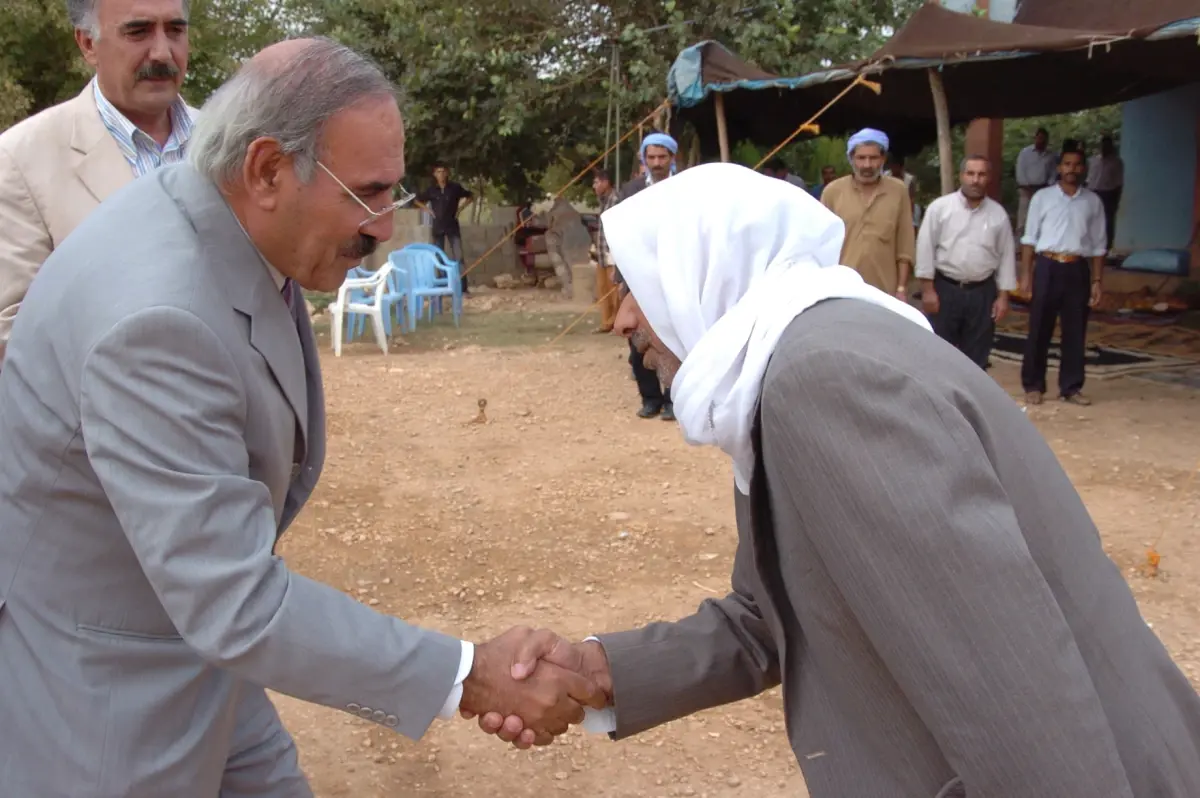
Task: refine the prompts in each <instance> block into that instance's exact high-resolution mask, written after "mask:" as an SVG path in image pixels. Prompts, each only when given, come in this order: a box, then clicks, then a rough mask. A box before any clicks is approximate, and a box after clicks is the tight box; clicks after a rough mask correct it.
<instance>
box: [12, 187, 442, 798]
mask: <svg viewBox="0 0 1200 798" xmlns="http://www.w3.org/2000/svg"><path fill="white" fill-rule="evenodd" d="M293 289H294V286H293ZM292 304H293V307H297V306H298V307H301V308H302V307H303V300H302V298H301V296H300V293H299V291H298V290H295V291H294V301H293V303H292ZM323 405H324V396H323V393H322V389H321V379H320V372H319V365H318V359H317V350H316V345H315V342H314V339H313V335H312V329H311V327H310V326H309V323H308V319H307V316H306V315H305V314H304V313H303V312H300V313H298V314H297V315H295V316H293V314H292V313H291V312H290V311H289V310H288V307H287V304H286V303H285V302H284V300H283V298H282V296H281V295H280V292H279V289H278V287H277V286H276V284H275V283H274V282H273V280H272V278H271V276H270V275H269V274H268V271H267V268H266V265H265V263H264V261H263V260H262V259H261V257H260V256H259V254H258V252H257V251H256V250H255V249H254V247H253V245H252V244H251V243H250V240H249V238H248V237H247V236H246V235H245V233H244V232H243V231H242V230H241V228H240V227H239V225H238V223H237V220H236V218H235V217H234V216H233V214H232V212H231V211H230V209H229V207H228V205H227V204H226V203H225V202H224V200H223V199H222V197H221V196H220V195H219V193H218V192H217V191H216V188H215V187H214V186H213V184H212V183H211V182H209V181H208V180H206V179H204V178H202V177H201V176H200V175H199V174H198V173H197V172H195V171H194V170H192V169H191V167H189V166H186V165H180V166H173V167H168V168H165V169H162V170H160V171H158V172H156V173H154V174H152V175H148V176H147V177H145V178H142V179H139V180H137V181H134V182H133V183H131V184H130V185H128V186H126V187H125V188H123V189H121V190H120V191H119V192H117V193H116V194H115V195H114V196H113V197H112V198H110V199H109V200H108V201H107V202H105V203H104V204H103V205H101V206H100V208H98V209H97V211H96V212H95V213H93V214H91V215H90V216H89V217H88V218H87V219H86V220H85V221H84V222H83V223H82V224H81V225H80V227H79V228H78V229H77V230H76V231H75V232H74V233H73V234H72V235H71V236H69V237H68V238H67V240H66V241H65V242H64V243H63V244H62V245H61V246H59V247H58V248H56V249H55V251H54V253H53V254H52V255H51V256H50V257H49V259H48V260H47V261H46V263H45V265H44V266H43V268H42V269H41V272H40V273H39V275H38V278H37V280H35V281H34V284H33V286H32V287H31V289H30V291H29V293H28V295H27V297H26V298H25V301H24V303H23V305H22V307H21V313H20V314H19V316H18V317H17V321H16V324H15V325H14V329H13V335H12V339H11V342H10V344H9V348H8V357H7V360H6V362H5V367H4V370H3V372H0V452H3V457H0V718H3V719H4V720H3V721H2V725H3V727H4V731H3V732H0V785H3V788H2V789H0V792H2V793H3V794H4V796H5V798H57V796H72V798H75V797H78V798H93V796H114V798H115V797H116V796H120V798H163V797H164V796H172V797H173V798H174V797H175V796H178V797H179V798H186V797H188V796H204V797H205V798H212V796H214V795H216V794H217V791H218V789H221V788H222V783H223V781H224V782H225V783H226V784H227V783H228V781H229V780H230V778H231V776H230V774H229V773H227V772H225V771H232V770H236V769H237V768H238V766H239V764H240V763H239V757H241V756H243V755H245V754H246V752H247V751H250V750H252V749H254V748H255V747H256V746H257V747H259V748H262V747H263V746H264V745H268V744H270V743H271V740H270V739H266V738H277V737H278V736H279V734H281V733H282V730H281V729H280V728H279V727H278V722H277V719H275V720H274V721H271V719H270V717H268V713H267V712H266V710H264V709H263V708H262V704H263V703H264V700H265V699H264V698H263V696H262V694H261V688H262V687H268V688H271V689H274V690H278V691H280V692H283V693H288V694H290V695H293V696H296V697H297V698H301V699H304V700H307V701H312V702H315V703H320V704H325V705H328V706H331V707H337V708H340V709H344V710H347V711H349V712H351V713H353V714H355V715H358V716H361V717H364V718H367V719H369V720H374V721H376V722H378V723H380V724H381V725H384V726H387V727H391V728H394V729H396V730H397V731H400V732H402V733H404V734H406V735H409V736H411V737H419V736H420V735H421V734H422V733H423V732H424V731H425V729H426V727H427V726H428V725H429V723H430V722H431V721H432V720H433V718H434V717H435V716H436V714H437V712H438V711H439V709H440V708H441V704H442V703H443V702H444V701H445V699H446V696H447V694H448V693H449V691H450V688H451V686H452V683H453V680H454V676H455V672H456V670H457V667H458V662H459V659H460V655H461V647H460V644H459V642H458V641H457V640H455V639H453V638H451V637H447V636H444V635H440V634H436V633H433V632H427V631H423V630H420V629H416V628H414V627H411V626H408V625H407V624H405V623H403V622H402V621H400V620H398V619H396V618H391V617H388V616H384V615H381V614H379V613H377V612H375V611H374V610H371V609H369V608H367V607H366V606H364V605H362V604H360V603H359V602H357V601H355V600H354V599H352V598H350V597H349V596H347V595H345V594H343V593H341V592H339V591H337V590H335V589H333V588H330V587H327V586H325V585H323V584H320V583H317V582H314V581H312V580H309V579H306V578H304V577H302V576H299V575H297V574H294V573H292V572H290V571H289V570H288V569H287V567H286V566H285V565H284V563H283V561H282V560H280V559H279V558H278V557H276V556H275V554H274V551H273V549H274V546H275V542H276V540H277V538H278V536H279V535H280V534H282V533H283V531H284V530H285V529H286V528H287V526H288V524H289V523H290V522H291V521H292V519H293V518H295V516H296V513H297V512H298V511H299V510H300V508H301V506H302V505H303V504H304V502H305V501H306V500H307V499H308V497H309V494H310V493H311V491H312V490H313V487H314V486H315V484H316V482H317V477H318V476H319V474H320V471H321V465H322V461H323V458H324V452H325V411H324V406H323ZM248 702H249V703H248ZM276 745H278V744H277V743H276ZM299 790H301V788H299V787H295V786H294V785H293V787H292V789H291V792H289V791H288V790H286V789H285V790H281V791H280V792H278V793H271V794H273V795H274V794H280V795H293V794H298V792H297V791H299ZM223 794H224V793H223ZM255 794H256V795H257V794H260V793H255ZM299 794H303V793H302V792H300V793H299Z"/></svg>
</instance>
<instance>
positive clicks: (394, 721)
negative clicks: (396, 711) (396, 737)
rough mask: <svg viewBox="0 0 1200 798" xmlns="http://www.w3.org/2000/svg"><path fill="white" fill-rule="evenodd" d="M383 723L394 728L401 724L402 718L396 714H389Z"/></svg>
mask: <svg viewBox="0 0 1200 798" xmlns="http://www.w3.org/2000/svg"><path fill="white" fill-rule="evenodd" d="M383 723H384V725H385V726H390V727H391V728H393V729H394V728H396V727H397V726H399V725H400V719H399V718H397V717H396V716H395V715H388V716H387V717H386V718H384V719H383Z"/></svg>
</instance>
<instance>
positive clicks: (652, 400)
mask: <svg viewBox="0 0 1200 798" xmlns="http://www.w3.org/2000/svg"><path fill="white" fill-rule="evenodd" d="M677 152H679V144H678V143H677V142H676V141H675V139H673V138H672V137H670V136H668V135H667V134H666V133H651V134H650V135H649V136H646V138H644V139H642V151H641V165H642V174H641V175H640V176H638V177H635V178H634V179H633V180H630V181H629V182H628V183H626V184H625V185H624V186H622V187H621V193H620V196H619V197H617V202H623V201H624V200H627V199H629V198H630V197H632V196H633V195H634V194H637V193H638V192H639V191H642V190H643V189H646V188H649V187H650V186H652V185H654V184H655V183H661V182H662V181H663V180H666V179H667V178H668V177H670V176H671V175H673V174H675V154H676V153H677ZM664 221H665V220H664ZM629 366H630V367H631V368H632V369H633V378H634V380H636V381H637V386H638V393H639V394H640V395H641V397H642V408H641V409H640V410H638V413H637V414H638V418H654V417H655V416H661V418H662V419H663V421H674V420H675V407H674V405H673V404H672V403H671V388H670V386H666V387H663V385H662V383H661V382H659V379H658V374H657V373H656V372H655V371H654V369H651V368H647V367H646V364H645V363H644V362H643V360H642V353H641V352H639V351H638V350H637V347H636V346H634V345H633V343H632V342H630V344H629Z"/></svg>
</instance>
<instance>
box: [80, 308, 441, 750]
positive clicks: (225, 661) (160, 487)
mask: <svg viewBox="0 0 1200 798" xmlns="http://www.w3.org/2000/svg"><path fill="white" fill-rule="evenodd" d="M246 411H247V391H246V387H245V386H244V385H243V384H242V382H241V380H240V379H239V376H238V372H237V370H236V369H235V367H234V363H233V361H232V359H231V357H230V355H229V353H228V351H227V350H226V349H225V348H224V347H223V345H222V344H221V342H220V340H219V339H218V338H217V336H216V335H215V334H214V333H213V332H212V331H211V330H210V329H209V328H208V327H207V326H205V325H204V323H202V322H201V321H200V320H199V319H197V318H196V317H195V316H193V315H191V314H189V313H186V312H184V311H181V310H178V309H174V308H155V309H150V310H145V311H142V312H140V313H138V314H135V315H133V316H130V317H128V318H126V319H123V320H122V321H121V322H120V323H119V324H117V325H116V326H115V327H114V328H113V329H112V330H111V331H110V332H109V333H108V334H107V335H106V336H105V337H104V338H102V339H101V340H100V341H99V343H98V344H97V345H96V346H95V347H94V349H93V350H92V352H91V353H90V355H89V356H88V357H87V359H86V361H85V363H84V367H83V375H82V378H81V386H80V413H81V425H82V433H83V438H84V441H85V445H86V448H87V453H88V458H89V460H90V462H91V465H92V467H93V469H95V472H96V475H97V477H98V478H99V480H100V483H101V485H102V486H103V488H104V491H105V494H106V495H107V497H108V499H109V501H110V502H111V503H112V506H113V509H114V511H115V513H116V515H117V518H118V519H119V521H120V523H121V526H122V527H123V529H124V531H125V534H126V536H127V537H128V539H129V543H130V546H131V547H132V548H133V551H134V553H135V554H136V556H137V558H138V561H139V562H140V564H141V566H142V570H143V571H144V572H145V574H146V578H147V579H148V580H149V582H150V584H151V585H152V586H153V588H154V591H155V593H156V594H157V595H158V598H159V600H160V601H161V602H162V605H163V607H164V609H165V610H166V612H167V614H168V616H169V617H170V618H171V621H172V623H173V624H174V625H175V627H176V629H177V630H178V632H179V634H180V635H181V636H182V637H183V639H184V640H185V641H186V642H187V644H188V645H189V646H191V647H192V649H194V650H195V651H196V652H197V654H199V656H201V657H203V658H204V659H206V660H207V661H209V662H211V663H213V664H214V665H216V666H218V667H221V668H224V669H226V670H228V671H230V672H232V673H234V674H236V675H238V676H240V677H242V678H243V679H246V680H248V681H250V682H253V683H255V684H259V685H262V686H264V687H268V688H271V689H273V690H277V691H279V692H282V693H287V694H289V695H292V696H295V697H297V698H300V699H303V700H305V701H311V702H314V703H318V704H324V705H326V706H331V707H335V708H338V709H348V710H350V711H351V712H354V713H361V711H363V710H365V711H367V714H368V715H372V716H373V719H374V720H376V721H378V722H384V723H385V725H388V726H390V727H393V728H395V729H396V730H397V731H399V732H401V733H403V734H405V735H407V736H409V737H412V738H419V737H420V736H421V735H422V734H424V732H425V730H426V728H427V727H428V726H429V724H430V723H431V722H432V720H433V718H434V717H435V716H436V714H437V713H438V711H439V710H440V709H441V707H442V703H443V702H444V701H445V700H446V697H447V695H448V694H449V693H450V691H451V688H452V686H453V683H454V679H455V676H456V671H457V669H458V666H459V661H460V657H461V654H462V646H461V643H460V641H458V640H456V639H454V638H451V637H447V636H445V635H441V634H437V633H434V632H429V631H425V630H422V629H419V628H416V627H414V626H409V625H408V624H406V623H404V622H403V621H401V620H399V619H397V618H392V617H389V616H386V615H382V614H380V613H377V612H375V611H374V610H371V609H369V608H368V607H366V606H364V605H362V604H360V603H359V602H357V601H355V600H354V599H352V598H350V597H349V596H347V595H345V594H344V593H341V592H340V591H338V590H335V589H333V588H331V587H328V586H326V585H323V584H320V583H318V582H314V581H312V580H310V579H306V578H305V577H303V576H300V575H298V574H294V573H292V572H291V571H289V570H288V568H287V566H286V565H285V564H284V562H283V560H282V559H280V558H279V557H277V556H275V555H274V554H273V551H272V549H273V547H274V544H275V538H276V521H275V513H274V508H273V505H272V501H271V496H270V494H269V492H268V490H267V488H266V486H265V485H264V484H263V483H261V482H258V481H256V480H254V479H251V478H250V476H249V467H250V464H249V455H248V453H247V450H246V443H245V435H244V430H245V425H246ZM377 710H378V711H379V714H374V713H375V712H376V711H377ZM389 716H391V717H390V718H389Z"/></svg>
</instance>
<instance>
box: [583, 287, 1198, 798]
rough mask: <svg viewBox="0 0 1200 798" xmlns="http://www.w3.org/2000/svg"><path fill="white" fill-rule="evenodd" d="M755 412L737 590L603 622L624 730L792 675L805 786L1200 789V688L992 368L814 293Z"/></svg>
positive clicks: (1180, 797)
mask: <svg viewBox="0 0 1200 798" xmlns="http://www.w3.org/2000/svg"><path fill="white" fill-rule="evenodd" d="M760 414H761V421H760V424H761V427H760V430H761V434H760V436H759V441H758V443H759V446H758V451H759V453H760V454H759V462H758V468H757V473H756V475H755V477H754V479H753V480H752V484H751V492H750V493H751V495H750V496H749V497H738V499H737V516H738V533H739V546H738V551H737V556H736V560H735V564H734V573H733V588H734V592H733V593H731V594H730V595H729V596H728V597H726V598H724V599H720V600H716V601H707V602H705V603H704V604H703V605H701V607H700V609H699V610H698V612H697V613H696V614H695V615H693V616H691V617H689V618H685V619H683V620H682V621H679V622H678V623H660V624H653V625H651V626H649V627H646V628H644V629H640V630H637V631H632V632H623V633H618V634H614V635H606V636H601V638H600V639H601V642H602V643H603V645H604V646H605V649H606V650H607V652H608V656H609V659H610V663H611V667H612V673H613V683H614V688H615V703H616V709H617V726H618V729H617V736H618V737H625V736H628V735H631V734H636V733H638V732H640V731H642V730H644V729H646V728H649V727H651V726H654V725H657V724H660V723H664V722H666V721H669V720H672V719H674V718H678V717H681V716H683V715H687V714H689V713H692V712H696V711H697V710H700V709H704V708H707V707H712V706H717V705H719V704H724V703H728V702H731V701H737V700H739V699H742V698H746V697H748V696H752V695H755V694H756V693H759V692H761V691H762V690H765V689H767V688H769V687H773V686H775V685H777V684H779V683H780V682H781V681H782V683H783V696H784V704H785V708H786V717H787V727H788V737H789V740H790V742H791V744H792V749H793V750H794V751H795V753H796V757H797V760H798V761H799V763H800V766H801V769H802V770H803V771H804V776H805V780H806V781H807V783H808V787H809V790H810V792H811V794H812V797H813V798H877V797H878V798H883V797H884V796H886V797H887V798H933V796H936V795H939V794H941V795H965V796H969V798H1026V797H1027V798H1050V797H1051V796H1088V797H1089V798H1117V797H1118V796H1120V798H1129V796H1137V798H1195V796H1200V699H1198V698H1197V695H1196V692H1195V691H1194V690H1193V689H1192V687H1191V685H1190V684H1189V683H1188V681H1187V679H1186V678H1185V677H1184V676H1183V674H1182V673H1181V672H1180V671H1179V670H1178V668H1176V666H1175V665H1174V664H1173V663H1172V661H1171V659H1170V657H1169V656H1168V654H1167V651H1166V650H1165V649H1164V648H1163V646H1162V644H1161V643H1160V642H1159V640H1158V638H1157V637H1155V635H1154V633H1153V632H1152V631H1151V630H1150V629H1149V628H1148V627H1147V626H1146V624H1145V622H1144V621H1143V620H1142V617H1141V615H1140V614H1139V612H1138V608H1137V605H1136V604H1135V603H1134V599H1133V596H1132V594H1131V593H1130V591H1129V588H1128V586H1127V585H1126V583H1125V581H1124V579H1123V578H1122V576H1121V574H1120V572H1119V571H1118V569H1117V568H1116V567H1115V566H1114V565H1113V563H1112V562H1111V561H1110V560H1109V559H1108V557H1107V556H1106V555H1105V553H1104V551H1103V549H1102V548H1101V544H1100V538H1099V535H1098V533H1097V530H1096V527H1095V526H1094V525H1093V523H1092V521H1091V519H1090V518H1089V516H1088V513H1087V510H1086V508H1085V507H1084V505H1083V503H1082V501H1081V500H1080V498H1079V496H1078V494H1077V493H1076V492H1075V489H1074V488H1073V486H1072V485H1071V482H1070V480H1069V479H1068V478H1067V476H1066V474H1065V473H1064V472H1063V470H1062V468H1061V467H1060V466H1059V463H1058V461H1057V459H1056V458H1055V455H1054V453H1053V452H1052V451H1051V450H1050V448H1049V447H1048V446H1047V445H1046V443H1045V441H1044V440H1043V439H1042V437H1041V435H1040V434H1039V433H1038V431H1037V429H1036V428H1035V427H1034V426H1033V425H1032V424H1031V423H1030V422H1029V421H1028V420H1027V419H1026V418H1025V417H1024V415H1023V414H1022V413H1021V411H1020V410H1019V409H1018V408H1017V406H1016V404H1015V403H1014V402H1013V401H1012V399H1011V398H1010V397H1009V396H1008V395H1007V394H1006V393H1005V392H1004V391H1003V390H1002V389H1000V388H999V387H998V386H997V385H996V384H995V383H994V382H993V381H992V379H991V378H990V377H988V376H987V374H986V373H985V372H984V371H982V370H981V369H979V368H978V367H977V366H975V365H974V364H972V363H971V362H970V361H968V360H967V359H966V358H965V357H963V356H961V355H960V354H959V353H958V352H956V351H955V350H954V349H953V348H952V347H950V346H949V345H948V344H946V343H945V342H943V341H941V340H940V339H938V338H937V337H935V336H932V335H930V334H929V333H927V332H925V331H923V330H921V329H920V328H919V327H917V326H916V325H914V324H912V323H911V322H909V321H907V320H905V319H902V318H900V317H899V316H897V315H895V314H893V313H890V312H888V311H887V310H884V309H881V308H877V307H874V306H872V305H868V304H866V303H861V302H856V301H853V300H836V301H830V302H826V303H822V304H821V305H818V306H817V307H815V308H813V309H812V310H810V311H807V312H805V313H804V314H802V315H801V316H799V317H798V318H797V319H796V321H794V322H793V323H792V324H791V326H790V327H789V328H788V330H787V331H786V333H785V334H784V336H783V338H782V339H781V341H780V343H779V346H778V348H777V349H776V352H775V356H774V358H773V359H772V361H771V364H770V367H769V369H768V372H767V375H766V378H765V380H764V383H763V392H762V402H761V410H760Z"/></svg>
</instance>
